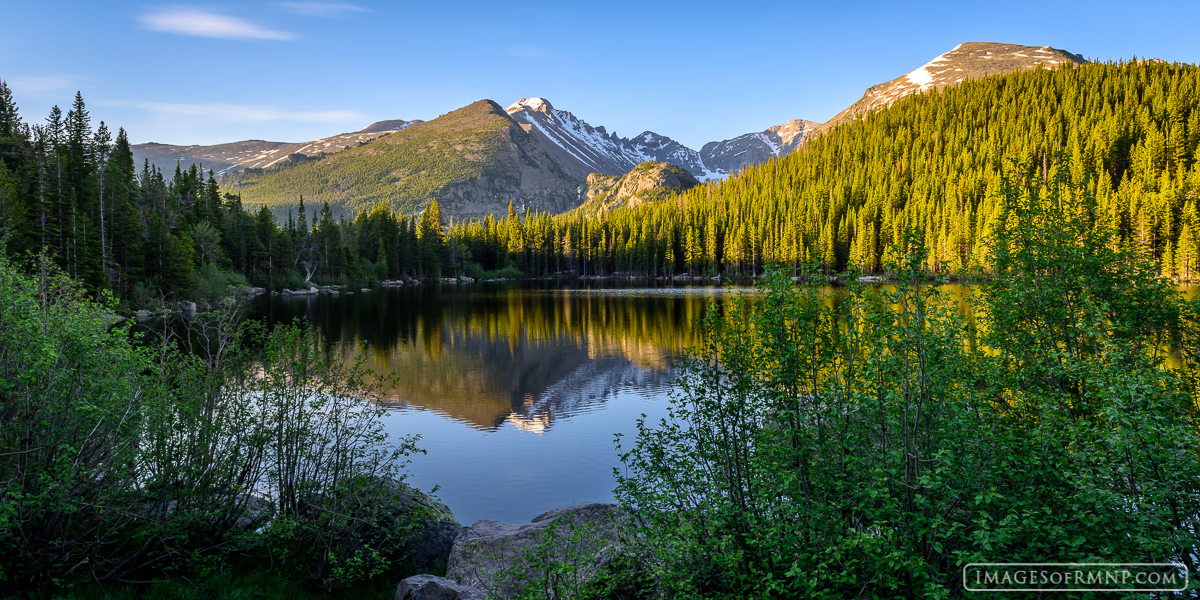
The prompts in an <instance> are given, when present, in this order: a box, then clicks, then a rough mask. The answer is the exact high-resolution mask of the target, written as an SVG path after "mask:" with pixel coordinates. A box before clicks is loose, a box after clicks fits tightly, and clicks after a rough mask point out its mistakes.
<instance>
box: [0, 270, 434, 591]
mask: <svg viewBox="0 0 1200 600" xmlns="http://www.w3.org/2000/svg"><path fill="white" fill-rule="evenodd" d="M235 315H236V309H234V308H231V309H230V310H228V311H227V312H225V313H207V314H206V316H205V317H204V318H202V319H195V320H190V321H186V322H185V323H186V326H182V325H181V326H173V325H179V324H171V323H168V324H166V325H165V326H164V329H163V331H162V334H161V336H160V337H159V338H158V339H157V341H156V342H155V343H154V344H152V345H150V346H141V347H138V346H135V345H134V344H133V343H132V342H131V338H130V335H129V332H128V329H127V326H123V327H122V326H119V327H110V325H109V323H111V322H112V320H113V315H112V313H111V311H109V310H108V309H106V308H105V307H104V306H103V305H98V304H95V303H94V302H92V301H90V300H88V299H86V298H85V297H84V296H83V293H82V292H81V291H80V290H79V289H78V288H77V287H76V286H75V284H73V283H72V282H71V281H70V280H69V279H67V278H66V277H64V276H62V275H59V274H56V273H55V272H54V270H53V268H52V267H50V266H49V265H48V264H47V263H45V262H43V263H41V264H40V265H39V272H38V276H37V277H36V278H31V277H28V276H24V275H21V274H20V273H19V272H18V271H17V270H16V269H15V268H14V267H13V266H12V265H11V264H10V263H8V262H7V261H5V260H3V259H0V399H2V400H3V403H2V404H0V519H3V521H2V522H3V525H2V526H0V582H2V585H3V586H4V587H5V588H7V589H13V590H19V589H37V588H43V587H45V586H59V585H67V584H71V583H73V582H79V581H96V582H103V581H114V580H115V581H132V580H138V581H146V580H154V579H156V578H159V577H163V576H173V575H199V576H201V577H208V576H213V575H215V574H217V573H220V572H222V571H223V570H224V569H225V568H226V567H227V566H228V565H229V563H230V562H231V561H234V562H238V561H244V560H251V561H253V560H257V559H262V560H263V561H264V562H267V563H268V564H274V565H275V566H276V567H279V566H282V567H283V568H284V570H285V571H286V572H288V573H289V574H291V575H292V576H298V577H300V578H308V579H309V580H310V581H311V582H313V583H315V584H318V586H319V587H322V588H325V589H331V588H334V587H343V586H345V585H347V584H352V583H354V582H356V581H362V580H365V579H369V578H371V577H372V576H373V575H376V574H378V573H380V572H382V571H383V570H386V569H391V568H394V567H395V565H396V564H397V561H400V560H401V559H403V558H404V553H405V549H406V544H407V543H408V541H409V540H408V537H409V535H410V534H411V533H412V532H413V523H415V522H417V521H419V520H420V519H421V518H422V516H423V515H421V514H419V513H420V511H419V510H409V511H407V512H395V511H396V505H397V498H399V497H400V495H401V494H402V493H404V492H405V491H406V488H404V487H403V485H402V483H401V482H402V481H403V479H404V477H403V473H402V471H401V468H402V467H403V464H404V461H405V457H406V456H407V455H408V454H410V453H412V452H415V451H417V449H416V447H415V446H414V443H415V438H401V439H399V440H391V439H388V436H387V435H386V434H385V433H384V432H383V429H382V425H381V423H380V421H379V416H380V412H381V411H382V410H383V409H382V408H379V406H380V405H379V404H378V403H372V402H370V401H371V400H372V396H371V394H370V393H369V392H366V391H365V390H366V389H367V388H366V385H365V384H364V379H363V378H364V376H365V375H366V371H365V369H364V368H363V366H362V362H361V360H360V361H357V362H355V361H349V360H347V357H346V355H345V354H344V353H342V352H340V351H338V350H337V349H336V348H335V347H333V346H330V345H327V344H324V343H323V342H322V341H321V340H320V339H319V338H317V337H315V336H316V334H314V333H308V332H304V331H302V330H300V329H299V328H298V327H295V326H291V327H278V328H276V329H275V330H273V331H270V332H267V331H256V330H251V329H242V328H241V326H238V325H236V324H235Z"/></svg>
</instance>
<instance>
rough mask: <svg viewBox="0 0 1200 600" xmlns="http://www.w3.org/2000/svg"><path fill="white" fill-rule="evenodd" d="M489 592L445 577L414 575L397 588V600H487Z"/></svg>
mask: <svg viewBox="0 0 1200 600" xmlns="http://www.w3.org/2000/svg"><path fill="white" fill-rule="evenodd" d="M486 598H487V592H485V591H483V590H481V589H479V588H473V587H470V586H465V585H459V584H457V583H454V582H453V581H450V580H449V579H446V578H445V577H435V576H433V575H413V576H412V577H409V578H408V579H405V580H404V581H401V582H400V585H398V586H396V600H486Z"/></svg>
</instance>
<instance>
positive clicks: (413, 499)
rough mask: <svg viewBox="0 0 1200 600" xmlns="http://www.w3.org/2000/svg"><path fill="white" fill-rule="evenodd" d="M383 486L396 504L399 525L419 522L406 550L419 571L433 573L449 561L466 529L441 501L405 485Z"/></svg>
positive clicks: (383, 484) (392, 483)
mask: <svg viewBox="0 0 1200 600" xmlns="http://www.w3.org/2000/svg"><path fill="white" fill-rule="evenodd" d="M380 484H381V485H382V486H383V487H384V489H385V490H386V491H387V493H389V494H391V495H392V501H393V502H395V504H394V505H393V509H392V514H393V515H394V516H395V518H396V522H398V523H410V522H416V523H417V526H418V529H417V531H416V532H414V533H415V534H416V535H415V537H414V538H413V539H412V540H411V541H410V542H409V544H408V547H407V548H406V550H407V553H408V555H409V557H410V560H411V561H412V563H413V566H414V567H416V569H417V570H418V571H432V570H434V569H437V568H439V567H440V565H441V564H443V563H447V562H448V561H449V556H450V549H451V547H452V546H453V545H454V540H455V538H457V537H458V536H459V534H460V533H462V531H463V526H462V525H461V524H460V523H459V522H458V519H456V518H455V517H454V513H452V512H450V508H449V507H447V506H446V505H445V504H444V503H443V502H442V501H441V500H438V499H437V498H434V497H433V496H430V495H428V494H425V493H423V492H421V491H418V490H416V489H414V488H412V487H409V486H408V485H405V484H403V483H398V482H395V481H391V480H382V481H380Z"/></svg>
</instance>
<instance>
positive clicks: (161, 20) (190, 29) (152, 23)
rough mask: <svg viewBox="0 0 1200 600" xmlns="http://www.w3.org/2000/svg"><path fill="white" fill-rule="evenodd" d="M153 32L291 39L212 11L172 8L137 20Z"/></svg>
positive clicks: (291, 37) (271, 30)
mask: <svg viewBox="0 0 1200 600" xmlns="http://www.w3.org/2000/svg"><path fill="white" fill-rule="evenodd" d="M138 21H139V22H140V23H141V24H142V26H143V27H145V28H146V29H149V30H151V31H162V32H165V33H177V34H179V35H192V36H196V37H209V38H223V39H231V40H291V39H295V38H296V36H295V35H294V34H292V33H289V32H287V31H279V30H276V29H268V28H266V27H263V26H261V25H257V24H255V23H251V22H250V21H247V20H245V19H239V18H237V17H231V16H229V15H222V14H218V13H214V12H210V11H207V10H204V9H201V8H192V7H187V6H171V7H166V8H162V9H159V10H157V11H155V12H151V13H148V14H145V15H142V16H140V17H138Z"/></svg>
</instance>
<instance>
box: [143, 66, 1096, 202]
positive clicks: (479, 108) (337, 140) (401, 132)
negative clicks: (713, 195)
mask: <svg viewBox="0 0 1200 600" xmlns="http://www.w3.org/2000/svg"><path fill="white" fill-rule="evenodd" d="M1083 62H1084V59H1083V58H1082V57H1080V56H1078V55H1075V54H1071V53H1069V52H1066V51H1063V50H1058V49H1055V48H1051V47H1049V46H1040V47H1035V46H1020V45H1014V44H999V43H964V44H960V45H958V46H956V47H955V48H954V49H952V50H950V51H949V52H946V53H944V54H942V55H939V56H937V57H935V58H934V59H933V60H931V61H930V62H928V63H926V64H925V65H923V66H921V67H919V68H917V69H915V70H913V71H911V72H909V73H907V74H905V75H903V76H901V77H898V78H896V79H893V80H891V81H888V82H886V83H882V84H879V85H875V86H871V87H870V88H868V89H867V90H866V92H865V93H864V94H863V96H862V98H860V99H859V100H858V101H857V102H855V103H854V104H852V105H851V106H849V107H847V108H846V109H845V110H843V111H842V112H840V113H838V114H837V115H836V116H835V117H833V118H832V119H830V120H829V121H827V122H825V123H816V122H814V121H806V120H801V119H793V120H791V121H789V122H787V123H784V124H781V125H777V126H774V127H769V128H767V129H765V130H763V131H760V132H754V133H747V134H744V135H741V136H738V137H735V138H732V139H728V140H722V141H714V142H709V143H707V144H705V145H704V146H703V147H702V148H701V149H700V150H694V149H692V148H688V147H686V146H684V145H682V144H680V143H679V142H676V141H675V140H673V139H671V138H669V137H667V136H663V135H660V134H657V133H655V132H653V131H645V132H642V133H640V134H638V135H636V136H634V137H632V138H623V137H619V136H617V135H616V134H615V133H609V132H608V131H607V130H606V129H605V128H604V127H603V126H593V125H591V124H589V123H587V122H586V121H584V120H582V119H580V118H579V117H577V116H575V115H574V114H572V113H571V112H568V111H565V110H560V109H557V108H555V107H554V106H553V105H552V104H551V103H550V102H549V101H548V100H546V99H545V98H538V97H533V98H524V99H521V100H518V101H517V102H514V103H513V104H511V105H510V106H508V108H506V109H501V108H500V106H499V105H498V104H496V103H495V102H492V101H490V100H481V101H479V102H476V103H474V104H472V105H470V106H467V107H464V108H462V109H459V110H457V111H453V112H451V113H448V114H446V115H443V116H441V117H438V118H436V119H433V120H431V121H428V122H422V121H406V120H390V121H380V122H377V123H374V124H372V125H370V126H368V127H366V128H364V129H362V130H360V131H358V132H354V133H346V134H341V135H337V136H332V137H329V138H323V139H321V140H315V141H312V142H305V143H296V144H288V143H280V142H265V141H261V140H250V141H243V142H235V143H230V144H220V145H215V146H170V145H164V144H139V145H136V146H134V153H135V158H136V160H137V161H138V163H139V164H141V161H142V160H143V159H148V160H150V161H151V162H153V163H154V164H156V165H158V166H159V167H160V168H162V169H164V170H168V169H170V170H173V169H174V166H175V164H176V163H177V162H178V163H179V164H182V165H185V166H186V165H187V164H190V163H193V162H196V163H201V164H202V165H203V167H204V168H205V169H212V170H213V171H215V172H216V173H218V174H219V175H220V177H221V182H222V185H223V187H224V188H225V189H226V191H229V192H235V193H239V194H241V196H242V199H243V202H244V203H246V204H247V205H257V204H265V205H267V206H270V207H272V208H275V209H279V210H288V208H289V207H291V206H293V205H294V204H296V203H297V202H298V200H299V198H300V197H301V196H303V197H304V198H305V199H306V200H308V201H318V202H321V201H324V202H329V203H330V204H331V206H332V207H333V208H334V210H335V212H338V213H345V212H355V211H357V210H361V209H364V208H369V207H370V206H372V205H374V204H376V203H378V202H380V201H384V200H387V201H388V202H390V203H391V204H392V205H393V207H395V208H397V209H399V210H404V211H406V212H411V211H416V210H419V209H420V208H421V207H422V206H424V205H425V204H427V203H428V201H429V200H430V199H437V200H438V201H439V203H440V204H442V205H444V210H445V212H447V213H448V214H450V215H452V216H454V217H457V218H474V217H481V216H483V215H486V214H493V215H496V216H501V215H503V214H504V213H505V212H506V210H507V205H508V203H509V202H512V203H513V204H514V205H516V206H518V207H519V209H520V210H522V211H524V210H539V211H550V212H561V211H564V210H570V209H572V208H574V207H576V206H578V205H579V204H581V203H583V202H584V201H585V200H588V198H589V197H590V196H592V195H594V194H595V193H597V192H596V190H595V187H594V185H593V184H594V183H596V182H601V181H609V180H607V179H596V178H593V179H589V176H590V175H592V174H599V175H602V176H607V177H612V178H617V177H620V176H622V175H624V174H626V173H629V172H630V171H632V170H633V169H634V167H636V166H637V165H638V164H640V163H643V162H647V161H653V162H661V163H669V164H671V165H675V166H677V167H680V168H682V169H684V170H686V171H687V173H689V174H690V175H692V176H694V177H695V178H696V179H697V180H699V181H709V180H714V179H721V178H724V177H727V176H729V175H731V174H734V173H737V172H738V171H739V170H741V169H742V168H743V167H745V166H746V165H752V164H757V163H760V162H763V161H765V160H768V159H770V158H772V157H779V156H784V155H787V154H789V153H791V152H793V151H795V150H796V149H797V148H799V147H801V146H802V145H803V144H804V142H805V141H806V140H808V139H810V138H811V137H812V136H815V135H820V134H821V133H823V132H825V131H828V130H829V129H831V128H833V127H836V126H837V125H838V124H841V123H844V122H848V121H852V120H854V119H856V118H859V117H862V116H864V115H866V114H868V113H869V112H871V111H873V110H876V109H878V108H881V107H885V106H890V105H891V104H893V103H895V102H897V101H898V100H900V99H902V98H904V97H906V96H909V95H911V94H916V93H921V92H927V91H933V90H937V89H940V88H943V87H946V86H952V85H956V84H958V83H960V82H962V81H964V80H966V79H978V78H981V77H987V76H989V75H997V74H1003V73H1008V72H1011V71H1014V70H1018V69H1030V68H1035V67H1037V66H1038V65H1043V66H1046V67H1051V68H1053V67H1057V66H1058V65H1061V64H1081V63H1083ZM612 181H615V179H613V180H612ZM613 185H615V183H614V184H613Z"/></svg>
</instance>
